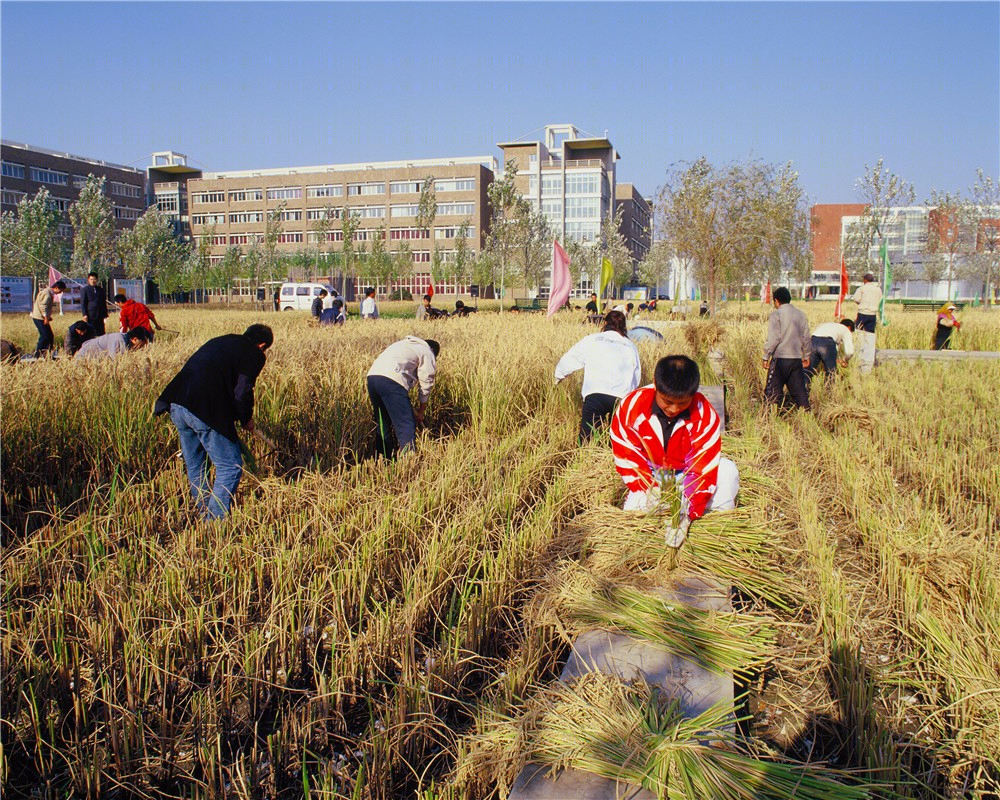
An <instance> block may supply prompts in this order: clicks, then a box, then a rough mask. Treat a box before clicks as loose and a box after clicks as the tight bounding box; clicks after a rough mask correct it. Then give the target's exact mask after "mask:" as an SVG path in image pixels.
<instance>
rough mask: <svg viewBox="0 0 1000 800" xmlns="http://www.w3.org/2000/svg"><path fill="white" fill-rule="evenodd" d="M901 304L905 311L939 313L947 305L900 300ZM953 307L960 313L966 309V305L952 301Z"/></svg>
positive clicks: (940, 302)
mask: <svg viewBox="0 0 1000 800" xmlns="http://www.w3.org/2000/svg"><path fill="white" fill-rule="evenodd" d="M899 302H900V303H902V304H903V311H937V310H938V309H939V308H941V306H942V305H944V303H945V301H944V300H941V301H937V300H900V301H899ZM952 305H953V306H955V308H957V309H959V310H960V311H961V310H962V309H963V308H965V303H964V302H962V301H959V300H955V301H952Z"/></svg>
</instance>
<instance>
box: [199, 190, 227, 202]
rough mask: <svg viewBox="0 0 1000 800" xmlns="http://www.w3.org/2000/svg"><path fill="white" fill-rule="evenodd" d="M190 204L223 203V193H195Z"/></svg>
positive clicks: (224, 200)
mask: <svg viewBox="0 0 1000 800" xmlns="http://www.w3.org/2000/svg"><path fill="white" fill-rule="evenodd" d="M191 202H192V203H225V202H226V193H225V192H195V193H194V194H193V195H191Z"/></svg>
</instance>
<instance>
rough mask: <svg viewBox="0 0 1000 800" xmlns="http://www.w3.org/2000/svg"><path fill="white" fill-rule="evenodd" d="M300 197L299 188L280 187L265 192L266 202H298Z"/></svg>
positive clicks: (300, 190)
mask: <svg viewBox="0 0 1000 800" xmlns="http://www.w3.org/2000/svg"><path fill="white" fill-rule="evenodd" d="M301 197H302V187H301V186H281V187H278V188H276V189H268V190H267V199H268V200H299V199H301Z"/></svg>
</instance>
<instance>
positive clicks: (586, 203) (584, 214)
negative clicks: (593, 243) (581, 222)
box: [542, 197, 601, 219]
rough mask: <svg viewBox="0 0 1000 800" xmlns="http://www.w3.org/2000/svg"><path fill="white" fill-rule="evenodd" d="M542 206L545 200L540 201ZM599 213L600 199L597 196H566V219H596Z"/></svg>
mask: <svg viewBox="0 0 1000 800" xmlns="http://www.w3.org/2000/svg"><path fill="white" fill-rule="evenodd" d="M546 202H548V201H546ZM542 206H543V207H544V206H545V202H543V203H542ZM543 211H544V208H543ZM600 215H601V201H600V199H599V198H597V197H567V198H566V219H597V218H598V217H599V216H600Z"/></svg>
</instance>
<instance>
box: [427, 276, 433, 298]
mask: <svg viewBox="0 0 1000 800" xmlns="http://www.w3.org/2000/svg"><path fill="white" fill-rule="evenodd" d="M430 279H431V284H430V286H428V287H427V294H429V295H430V296H431V297H434V276H433V275H431V276H430Z"/></svg>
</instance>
